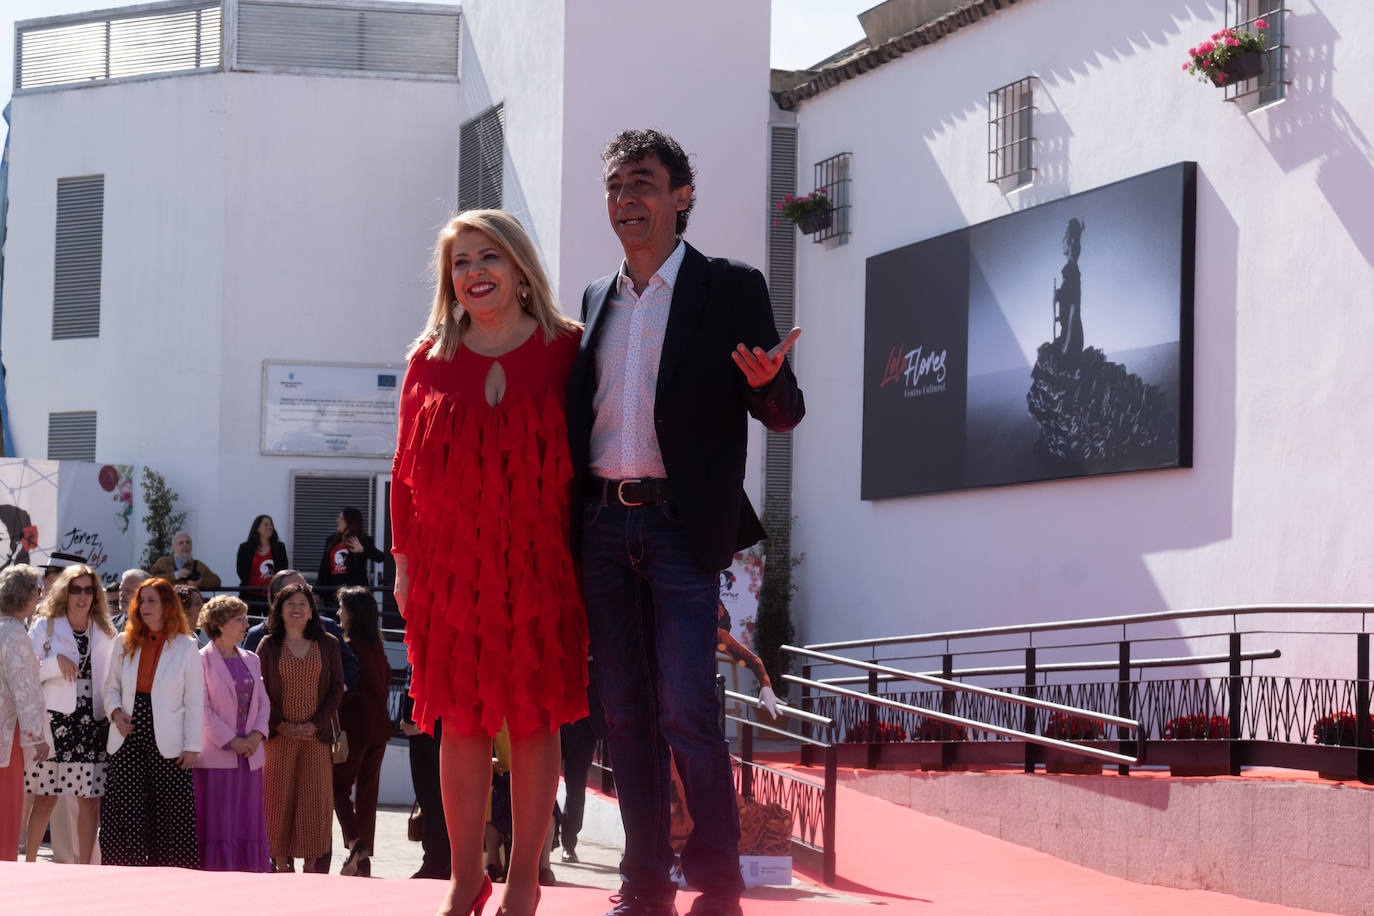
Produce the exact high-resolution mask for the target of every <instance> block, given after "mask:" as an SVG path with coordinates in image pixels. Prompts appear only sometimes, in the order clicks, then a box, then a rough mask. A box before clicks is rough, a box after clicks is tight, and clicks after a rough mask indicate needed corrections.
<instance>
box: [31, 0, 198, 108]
mask: <svg viewBox="0 0 1374 916" xmlns="http://www.w3.org/2000/svg"><path fill="white" fill-rule="evenodd" d="M220 6H221V0H208V2H199V3H197V2H177V3H164V4H157V5H154V6H144V7H138V8H136V9H134V10H132V11H120V10H114V11H109V10H106V11H102V12H99V13H77V14H75V15H71V16H55V17H52V18H50V19H43V20H36V21H33V22H32V23H20V24H19V25H17V26H16V27H15V30H14V50H15V59H14V88H15V91H16V92H17V91H21V90H25V89H41V88H44V87H47V86H71V85H74V84H90V83H101V82H105V81H106V80H114V79H127V78H130V77H138V76H154V75H157V76H166V75H169V74H173V73H194V72H197V71H201V70H218V69H220V45H221V43H222V42H221V34H220V32H221V15H222V14H221V10H220Z"/></svg>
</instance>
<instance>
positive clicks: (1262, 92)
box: [1225, 0, 1288, 105]
mask: <svg viewBox="0 0 1374 916" xmlns="http://www.w3.org/2000/svg"><path fill="white" fill-rule="evenodd" d="M1227 5H1228V7H1229V8H1230V9H1229V10H1228V14H1227V19H1228V24H1229V25H1230V27H1231V28H1233V29H1236V30H1237V31H1246V32H1251V33H1253V34H1255V35H1260V36H1263V37H1264V39H1265V49H1264V51H1263V52H1262V56H1261V58H1260V60H1261V62H1262V63H1263V69H1262V70H1261V71H1260V73H1259V76H1256V77H1253V78H1252V79H1248V80H1242V81H1241V82H1238V83H1235V84H1233V85H1228V86H1227V87H1226V90H1225V91H1226V98H1227V100H1228V101H1233V100H1239V99H1253V100H1254V102H1255V104H1257V105H1267V104H1268V103H1270V102H1277V101H1278V100H1279V99H1281V98H1283V96H1284V92H1285V91H1286V89H1287V86H1288V58H1287V51H1288V46H1287V45H1285V44H1284V28H1283V24H1284V15H1285V14H1286V13H1287V12H1288V8H1287V7H1285V6H1284V5H1283V2H1282V0H1231V2H1230V3H1228V4H1227ZM1261 20H1262V21H1263V22H1264V24H1265V28H1263V29H1261V28H1258V27H1257V26H1256V23H1258V22H1260V21H1261Z"/></svg>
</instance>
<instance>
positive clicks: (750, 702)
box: [725, 690, 835, 734]
mask: <svg viewBox="0 0 1374 916" xmlns="http://www.w3.org/2000/svg"><path fill="white" fill-rule="evenodd" d="M725 698H726V699H727V700H735V701H736V702H740V703H744V704H745V705H746V706H753V707H755V708H757V707H759V706H760V705H761V704H760V703H759V698H758V697H751V696H749V694H747V693H736V692H735V691H733V690H727V691H725ZM778 715H780V716H786V717H787V718H789V719H797V720H799V721H801V722H810V723H811V724H812V725H827V726H828V725H834V724H835V722H834V720H832V719H828V718H826V717H825V716H821V715H817V714H816V713H814V712H807V711H806V710H804V709H798V708H797V707H795V706H788V705H787V704H786V703H779V704H778ZM746 721H750V724H753V725H758V726H759V727H760V728H767V726H765V725H762V724H760V723H757V722H752V721H751V720H746ZM788 734H790V732H789V733H788Z"/></svg>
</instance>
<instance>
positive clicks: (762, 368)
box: [730, 328, 801, 388]
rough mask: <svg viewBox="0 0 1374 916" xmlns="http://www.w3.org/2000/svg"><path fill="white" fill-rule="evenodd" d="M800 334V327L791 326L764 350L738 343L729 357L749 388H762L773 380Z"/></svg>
mask: <svg viewBox="0 0 1374 916" xmlns="http://www.w3.org/2000/svg"><path fill="white" fill-rule="evenodd" d="M800 336H801V328H793V329H792V330H790V331H788V332H787V336H786V337H784V338H783V339H782V340H781V341H779V342H778V345H777V346H776V347H774V348H773V349H771V350H768V351H766V352H765V351H764V349H763V347H755V348H754V349H753V350H750V349H749V348H748V347H746V346H745V345H744V344H738V345H737V346H736V347H735V349H734V352H732V353H731V354H730V357H731V358H732V359H734V361H735V365H736V366H739V371H741V372H743V373H744V380H745V381H746V382H748V383H749V387H750V388H762V387H763V386H764V385H767V384H768V383H769V382H771V381H773V377H774V376H776V375H777V374H778V370H779V369H781V368H782V364H783V360H784V359H786V358H787V351H788V350H790V349H792V345H793V344H794V343H796V342H797V338H798V337H800Z"/></svg>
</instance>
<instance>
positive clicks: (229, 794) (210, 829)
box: [195, 595, 272, 872]
mask: <svg viewBox="0 0 1374 916" xmlns="http://www.w3.org/2000/svg"><path fill="white" fill-rule="evenodd" d="M197 624H198V626H199V627H200V629H201V632H203V633H205V634H206V635H207V636H209V637H210V644H209V645H208V646H206V647H205V648H203V649H201V650H200V657H201V660H202V662H203V663H204V666H205V747H204V748H203V749H202V750H201V752H200V756H199V757H197V758H196V769H195V781H196V837H197V842H198V844H199V846H200V866H201V868H204V869H205V870H206V871H257V872H265V871H271V868H272V862H271V853H270V852H269V850H268V847H267V818H266V816H265V814H264V812H265V810H266V808H265V806H264V803H263V797H262V765H263V761H264V760H265V759H266V754H265V753H264V751H263V749H262V742H263V739H265V738H266V737H267V733H268V731H269V729H270V728H271V726H270V725H269V720H270V718H271V712H272V704H271V701H269V700H268V699H267V690H266V689H265V688H264V687H263V685H262V668H261V666H260V665H259V663H258V657H257V656H256V655H254V654H253V653H252V652H247V651H245V650H243V649H242V648H240V647H239V643H240V642H241V641H242V640H243V637H244V634H246V633H247V632H248V605H246V604H244V603H243V602H242V601H240V600H239V599H238V598H235V597H233V596H232V595H219V596H218V597H215V598H211V599H210V601H209V603H207V604H206V605H205V607H204V609H203V610H202V611H201V612H200V619H199V620H198V621H197Z"/></svg>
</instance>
